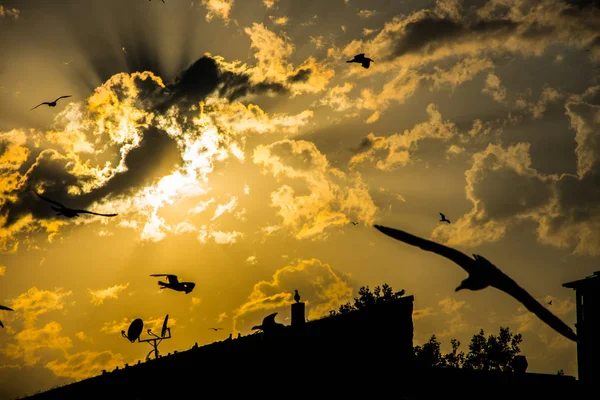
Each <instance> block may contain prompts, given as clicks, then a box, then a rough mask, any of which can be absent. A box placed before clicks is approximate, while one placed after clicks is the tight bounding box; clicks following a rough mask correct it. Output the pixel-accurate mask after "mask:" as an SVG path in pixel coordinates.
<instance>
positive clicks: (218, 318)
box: [217, 312, 229, 324]
mask: <svg viewBox="0 0 600 400" xmlns="http://www.w3.org/2000/svg"><path fill="white" fill-rule="evenodd" d="M227 318H229V316H228V315H227V313H225V312H222V313H221V314H219V316H218V317H217V323H219V324H220V323H221V322H223V321H225V320H226V319H227Z"/></svg>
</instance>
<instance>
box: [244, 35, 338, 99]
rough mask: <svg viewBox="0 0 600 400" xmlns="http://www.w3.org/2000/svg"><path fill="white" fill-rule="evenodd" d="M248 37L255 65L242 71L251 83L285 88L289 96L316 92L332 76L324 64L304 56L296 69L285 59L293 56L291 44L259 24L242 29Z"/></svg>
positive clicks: (332, 71) (326, 83)
mask: <svg viewBox="0 0 600 400" xmlns="http://www.w3.org/2000/svg"><path fill="white" fill-rule="evenodd" d="M244 32H245V33H246V34H247V35H248V36H249V37H250V41H251V45H250V48H251V49H254V58H255V59H256V66H255V67H252V68H248V69H245V72H246V73H248V74H250V75H251V76H252V77H253V80H257V79H260V80H264V81H267V82H273V83H277V84H282V85H285V87H286V88H288V89H289V90H290V92H291V94H292V97H293V96H296V95H300V94H304V93H319V92H321V91H323V90H324V89H325V88H326V87H327V86H328V84H329V81H330V80H331V79H332V78H333V76H334V75H335V72H334V70H333V69H331V68H329V67H328V66H327V65H326V64H324V63H320V62H317V61H316V59H315V58H314V57H308V58H307V59H305V60H304V61H303V62H302V63H300V65H298V66H297V67H295V68H294V67H293V65H292V64H290V63H289V62H288V59H289V58H290V57H291V56H292V54H293V53H294V49H295V47H294V45H293V43H292V42H291V39H289V38H288V37H286V36H278V35H277V34H275V33H274V32H272V31H271V30H269V29H268V28H267V27H265V26H264V25H263V24H261V23H253V24H252V26H251V27H247V28H245V29H244Z"/></svg>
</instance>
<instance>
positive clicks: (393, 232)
mask: <svg viewBox="0 0 600 400" xmlns="http://www.w3.org/2000/svg"><path fill="white" fill-rule="evenodd" d="M374 226H375V228H377V229H378V230H379V231H380V232H382V233H384V234H386V235H388V236H390V237H392V238H394V239H397V240H399V241H401V242H404V243H407V244H410V245H412V246H415V247H419V248H421V249H423V250H426V251H431V252H433V253H437V254H439V255H441V256H443V257H446V258H448V259H449V260H451V261H454V262H455V263H456V264H458V265H459V266H460V267H462V268H463V269H464V270H465V271H467V273H468V274H469V276H468V277H467V278H466V279H464V280H463V281H462V282H461V284H460V285H459V286H458V287H457V288H456V289H455V291H456V292H458V291H459V290H463V289H469V290H481V289H485V288H486V287H488V286H491V287H494V288H496V289H498V290H501V291H503V292H505V293H506V294H508V295H510V296H512V297H514V298H515V299H516V300H518V301H519V302H520V303H521V304H523V305H524V306H525V308H527V309H528V310H529V311H531V312H532V313H534V314H535V315H536V316H537V317H538V318H539V319H540V320H542V321H543V322H545V323H546V324H547V325H548V326H550V327H551V328H553V329H554V330H555V331H556V332H558V333H560V334H561V335H563V336H565V337H566V338H568V339H571V340H573V341H575V342H576V341H577V335H576V334H575V332H573V330H572V329H571V328H570V327H569V326H567V325H566V324H565V323H564V322H563V321H561V320H560V319H559V318H558V317H557V316H556V315H554V314H552V312H550V311H549V310H548V309H547V308H546V307H544V306H543V305H542V304H540V303H539V302H538V301H537V300H536V299H534V298H533V296H531V295H530V294H529V293H528V292H527V291H526V290H525V289H523V288H522V287H520V286H519V285H518V284H517V283H516V282H515V281H514V280H512V279H511V278H510V277H509V276H508V275H506V274H504V273H503V272H502V271H501V270H500V269H498V268H497V267H496V266H495V265H494V264H492V263H491V262H489V261H488V260H487V259H485V258H484V257H482V256H480V255H478V254H473V258H471V257H469V256H467V255H466V254H464V253H462V252H460V251H458V250H455V249H453V248H451V247H447V246H444V245H442V244H439V243H435V242H433V241H431V240H427V239H423V238H420V237H418V236H414V235H411V234H410V233H407V232H404V231H401V230H398V229H393V228H387V227H385V226H381V225H374Z"/></svg>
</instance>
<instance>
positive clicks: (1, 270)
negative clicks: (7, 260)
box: [0, 265, 6, 276]
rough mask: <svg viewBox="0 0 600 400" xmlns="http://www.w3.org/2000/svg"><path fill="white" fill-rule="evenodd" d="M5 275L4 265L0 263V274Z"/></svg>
mask: <svg viewBox="0 0 600 400" xmlns="http://www.w3.org/2000/svg"><path fill="white" fill-rule="evenodd" d="M4 275H6V267H5V266H4V265H0V276H4Z"/></svg>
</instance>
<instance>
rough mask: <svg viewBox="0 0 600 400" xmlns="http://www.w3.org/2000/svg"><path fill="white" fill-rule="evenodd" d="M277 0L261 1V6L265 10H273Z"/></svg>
mask: <svg viewBox="0 0 600 400" xmlns="http://www.w3.org/2000/svg"><path fill="white" fill-rule="evenodd" d="M278 1H279V0H262V2H263V5H264V6H265V7H267V8H273V7H274V6H275V5H276V4H277V2H278Z"/></svg>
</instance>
